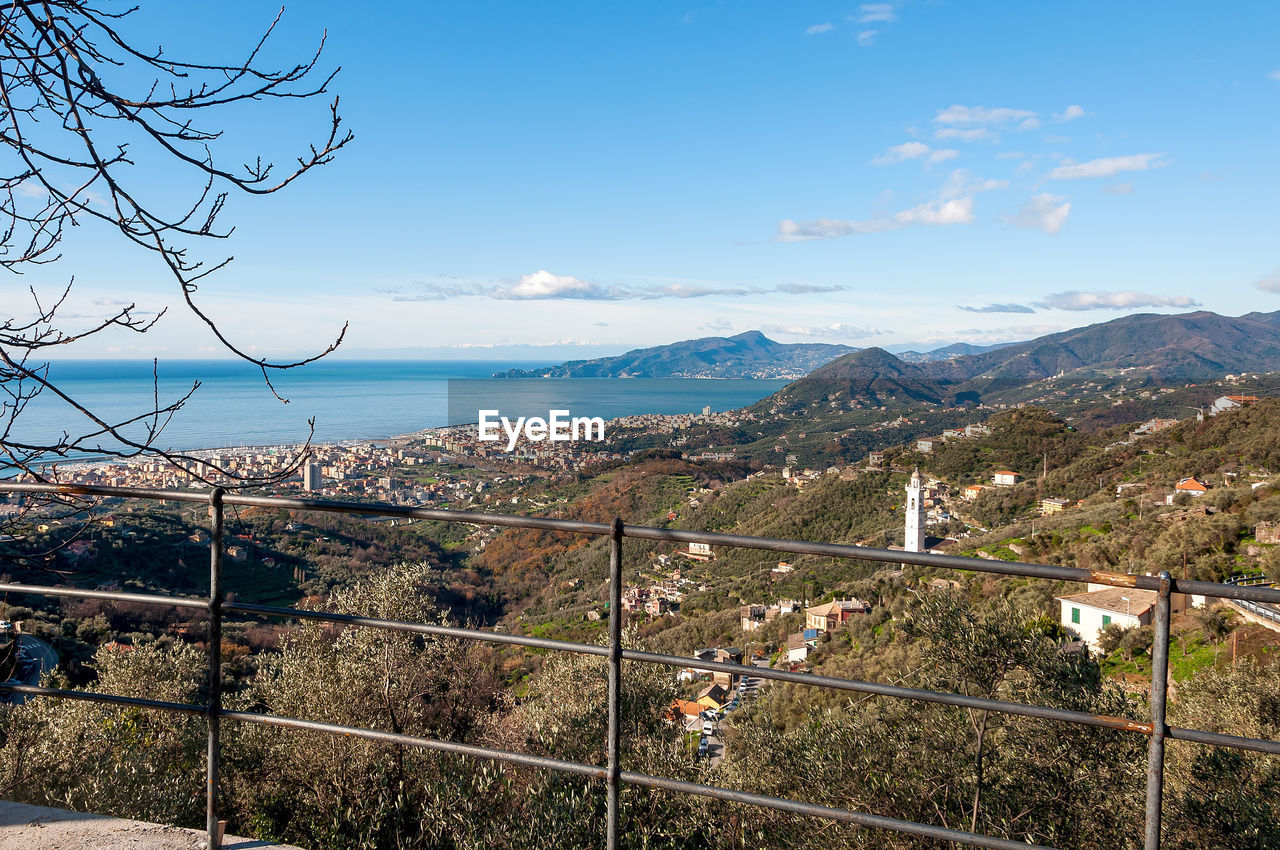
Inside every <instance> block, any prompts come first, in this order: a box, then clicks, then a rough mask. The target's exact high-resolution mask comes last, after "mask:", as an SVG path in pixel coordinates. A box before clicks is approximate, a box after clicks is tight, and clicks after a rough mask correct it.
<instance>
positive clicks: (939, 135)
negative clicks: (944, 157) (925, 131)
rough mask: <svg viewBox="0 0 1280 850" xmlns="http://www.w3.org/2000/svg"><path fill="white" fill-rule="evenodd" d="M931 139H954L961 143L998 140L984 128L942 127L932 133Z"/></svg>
mask: <svg viewBox="0 0 1280 850" xmlns="http://www.w3.org/2000/svg"><path fill="white" fill-rule="evenodd" d="M933 137H934V138H935V139H939V140H947V139H955V140H957V141H961V142H994V141H995V140H996V139H997V138H999V137H998V136H997V135H996V134H995V133H993V132H991V131H990V130H988V129H986V128H985V127H974V128H971V129H968V130H961V129H960V128H958V127H942V128H940V129H938V130H935V131H934V132H933Z"/></svg>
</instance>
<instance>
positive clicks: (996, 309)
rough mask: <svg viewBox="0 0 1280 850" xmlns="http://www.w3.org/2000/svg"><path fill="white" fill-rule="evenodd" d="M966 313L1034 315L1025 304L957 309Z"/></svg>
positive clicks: (1032, 310) (962, 307)
mask: <svg viewBox="0 0 1280 850" xmlns="http://www.w3.org/2000/svg"><path fill="white" fill-rule="evenodd" d="M956 309H958V310H964V311H965V312H967V313H1034V312H1035V310H1034V309H1032V308H1031V307H1028V306H1027V305H1026V304H988V305H986V306H985V307H965V306H963V305H961V306H959V307H957V308H956Z"/></svg>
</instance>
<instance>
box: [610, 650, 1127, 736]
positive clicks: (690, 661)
mask: <svg viewBox="0 0 1280 850" xmlns="http://www.w3.org/2000/svg"><path fill="white" fill-rule="evenodd" d="M622 657H623V658H625V659H626V660H628V661H642V662H645V663H649V664H664V665H666V666H668V667H691V668H693V669H695V670H713V671H716V672H721V673H729V674H732V675H737V676H757V677H759V678H761V679H773V680H775V681H779V682H792V683H794V684H797V685H810V686H813V687H818V688H829V689H833V690H840V691H854V692H856V693H863V694H875V695H877V696H885V697H896V698H898V699H906V700H916V701H919V702H933V703H940V704H942V705H954V706H959V707H960V708H973V709H978V710H985V711H995V712H999V713H1001V714H1016V715H1019V716H1022V717H1039V718H1042V719H1044V720H1060V721H1062V722H1064V723H1080V724H1083V725H1085V726H1098V727H1101V728H1105V729H1121V730H1123V731H1126V732H1141V733H1142V734H1144V735H1150V734H1151V724H1150V723H1147V722H1144V721H1141V720H1130V719H1129V718H1126V717H1110V716H1108V715H1105V714H1086V713H1085V712H1082V711H1068V710H1067V709H1063V708H1049V707H1048V706H1042V705H1027V704H1025V703H1020V702H1005V701H1004V700H998V699H986V698H985V697H971V696H965V695H963V694H948V693H942V692H940V691H924V690H920V689H918V688H904V687H902V686H900V685H881V684H879V683H877V682H860V681H857V680H856V679H839V678H836V677H834V676H819V675H816V674H813V673H792V672H789V671H787V670H774V669H773V668H771V667H752V666H748V665H745V664H733V663H726V662H723V661H699V660H698V659H696V658H681V657H680V656H678V655H659V654H657V653H654V652H640V651H637V650H633V649H624V650H623V651H622Z"/></svg>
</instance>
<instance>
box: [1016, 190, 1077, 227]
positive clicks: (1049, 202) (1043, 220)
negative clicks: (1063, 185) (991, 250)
mask: <svg viewBox="0 0 1280 850" xmlns="http://www.w3.org/2000/svg"><path fill="white" fill-rule="evenodd" d="M1069 215H1071V202H1070V201H1068V200H1067V199H1066V198H1064V197H1062V196H1061V195H1050V194H1040V195H1032V196H1031V197H1030V198H1029V199H1028V200H1027V202H1026V203H1025V204H1023V205H1022V209H1020V210H1018V212H1017V214H1016V215H1013V216H1010V217H1009V219H1008V220H1009V222H1010V223H1012V224H1013V225H1015V226H1017V227H1034V228H1036V229H1038V230H1043V231H1044V232H1045V233H1050V234H1052V233H1057V232H1058V231H1060V230H1062V226H1063V225H1064V224H1066V223H1067V216H1069Z"/></svg>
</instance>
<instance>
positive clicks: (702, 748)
mask: <svg viewBox="0 0 1280 850" xmlns="http://www.w3.org/2000/svg"><path fill="white" fill-rule="evenodd" d="M709 750H710V742H709V741H708V740H707V739H706V738H700V739H698V755H699V756H706V754H707V752H708V751H709Z"/></svg>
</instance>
